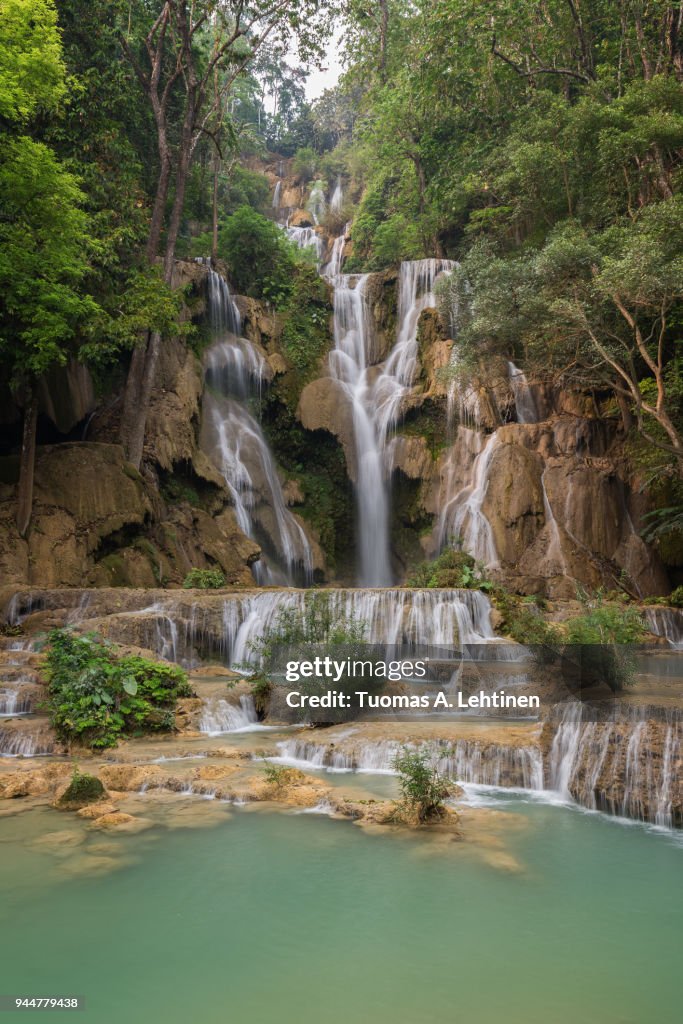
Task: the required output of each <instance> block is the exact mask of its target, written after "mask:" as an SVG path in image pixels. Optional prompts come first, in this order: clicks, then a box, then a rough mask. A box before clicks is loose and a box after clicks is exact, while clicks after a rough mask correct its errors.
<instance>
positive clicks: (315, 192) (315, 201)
mask: <svg viewBox="0 0 683 1024" xmlns="http://www.w3.org/2000/svg"><path fill="white" fill-rule="evenodd" d="M306 209H307V210H308V212H309V213H310V215H311V217H312V218H313V222H314V223H315V224H319V223H320V221H321V220H322V219H323V217H324V216H325V210H326V209H327V203H326V202H325V187H324V184H323V182H322V181H320V180H318V181H316V182H314V183H313V188H312V189H311V194H310V196H309V198H308V203H307V204H306Z"/></svg>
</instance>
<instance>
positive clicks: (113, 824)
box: [91, 811, 154, 832]
mask: <svg viewBox="0 0 683 1024" xmlns="http://www.w3.org/2000/svg"><path fill="white" fill-rule="evenodd" d="M153 825H154V823H153V822H151V821H148V820H147V819H146V818H136V817H135V815H133V814H125V813H124V812H123V811H112V812H111V813H110V814H102V815H101V816H100V817H99V818H95V820H94V821H93V823H92V826H91V827H92V828H98V829H105V830H107V831H109V830H116V831H120V832H143V831H145V829H148V828H153Z"/></svg>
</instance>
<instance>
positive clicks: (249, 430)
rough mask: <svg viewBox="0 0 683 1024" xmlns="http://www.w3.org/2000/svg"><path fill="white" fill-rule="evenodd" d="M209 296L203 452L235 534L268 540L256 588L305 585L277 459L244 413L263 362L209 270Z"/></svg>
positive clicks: (305, 565) (306, 546)
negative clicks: (227, 500)
mask: <svg viewBox="0 0 683 1024" xmlns="http://www.w3.org/2000/svg"><path fill="white" fill-rule="evenodd" d="M207 294H208V312H209V320H210V323H211V327H212V331H213V334H214V338H215V341H214V343H213V344H212V346H211V348H210V349H209V350H208V352H207V354H206V357H205V361H206V383H207V388H206V390H205V394H204V399H203V416H202V420H203V424H202V432H203V446H204V448H205V450H207V453H208V454H209V455H210V456H211V457H212V459H213V461H214V463H215V464H216V466H217V467H218V469H219V470H220V471H221V473H222V474H223V477H224V479H225V483H226V486H227V488H228V490H229V492H230V494H231V497H232V499H233V502H234V506H235V515H236V517H237V522H238V525H239V527H240V529H241V530H242V531H243V532H244V533H245V534H246V535H247V536H249V537H252V538H254V539H256V538H257V534H258V533H259V532H261V533H265V535H266V537H267V539H268V541H269V542H270V544H269V545H268V544H267V546H269V547H270V548H272V554H273V556H274V557H273V558H268V559H260V560H259V562H257V563H256V565H255V567H254V575H255V577H256V580H257V582H259V583H282V584H292V583H294V582H296V581H303V582H304V583H306V584H308V583H310V582H311V579H312V575H313V555H312V551H311V546H310V543H309V541H308V538H307V536H306V533H305V531H304V529H303V527H302V526H301V524H300V523H299V522H298V520H297V519H296V518H295V517H294V516H293V515H292V513H291V512H290V511H289V509H288V508H287V503H286V501H285V498H284V495H283V493H282V485H281V483H280V478H279V476H278V472H277V467H276V465H275V460H274V459H273V456H272V453H271V451H270V448H269V447H268V443H267V441H266V439H265V436H264V434H263V431H262V429H261V426H260V424H259V423H258V421H257V420H256V419H255V418H254V416H253V415H252V413H251V412H250V410H249V408H248V401H249V399H255V398H259V397H260V394H261V383H262V381H263V379H264V377H265V375H266V362H265V359H264V357H263V356H262V355H261V353H259V351H258V350H257V349H256V348H255V346H253V345H252V344H251V343H250V342H249V341H248V340H247V339H246V338H244V337H242V325H241V321H240V316H239V312H238V310H237V306H236V305H235V303H234V301H233V300H232V297H231V295H230V291H229V289H228V286H227V283H226V282H225V280H224V279H223V278H222V277H221V276H220V275H219V274H217V273H216V272H215V271H213V270H212V269H210V268H209V271H208V287H207ZM259 527H260V531H259ZM278 563H279V564H278Z"/></svg>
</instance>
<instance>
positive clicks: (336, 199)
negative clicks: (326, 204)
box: [330, 175, 344, 213]
mask: <svg viewBox="0 0 683 1024" xmlns="http://www.w3.org/2000/svg"><path fill="white" fill-rule="evenodd" d="M343 205H344V186H343V184H342V179H341V175H339V177H338V178H337V183H336V185H335V186H334V191H333V193H332V198H331V199H330V210H331V211H332V213H341V209H342V206H343Z"/></svg>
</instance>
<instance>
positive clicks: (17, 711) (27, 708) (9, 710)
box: [0, 680, 32, 718]
mask: <svg viewBox="0 0 683 1024" xmlns="http://www.w3.org/2000/svg"><path fill="white" fill-rule="evenodd" d="M26 682H30V680H19V681H18V682H17V683H16V684H15V685H16V686H17V687H19V686H21V685H22V683H26ZM31 710H32V702H31V699H30V698H29V697H25V696H22V694H21V691H20V690H19V689H16V690H15V689H10V688H9V687H7V686H4V687H2V688H0V718H14V717H16V716H17V715H28V714H30V713H31Z"/></svg>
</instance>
